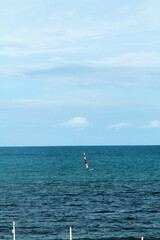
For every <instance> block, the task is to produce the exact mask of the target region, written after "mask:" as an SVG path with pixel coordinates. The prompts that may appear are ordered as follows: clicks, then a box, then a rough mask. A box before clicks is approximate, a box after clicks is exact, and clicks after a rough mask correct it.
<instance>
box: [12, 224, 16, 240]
mask: <svg viewBox="0 0 160 240" xmlns="http://www.w3.org/2000/svg"><path fill="white" fill-rule="evenodd" d="M12 233H13V240H16V231H15V222H13V230H12Z"/></svg>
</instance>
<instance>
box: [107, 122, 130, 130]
mask: <svg viewBox="0 0 160 240" xmlns="http://www.w3.org/2000/svg"><path fill="white" fill-rule="evenodd" d="M126 127H134V124H132V123H126V122H122V123H117V124H110V125H109V126H108V127H107V129H115V130H116V131H118V130H119V129H120V128H126Z"/></svg>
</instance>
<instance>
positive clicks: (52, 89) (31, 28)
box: [0, 0, 160, 146]
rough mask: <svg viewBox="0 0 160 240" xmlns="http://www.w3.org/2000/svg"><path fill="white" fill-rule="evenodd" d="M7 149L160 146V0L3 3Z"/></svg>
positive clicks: (0, 49)
mask: <svg viewBox="0 0 160 240" xmlns="http://www.w3.org/2000/svg"><path fill="white" fill-rule="evenodd" d="M0 7H1V11H0V136H1V137H0V146H74V145H159V144H160V14H159V11H160V1H159V0H141V1H139V0H134V1H133V0H81V1H78V0H45V1H44V0H21V1H19V0H0Z"/></svg>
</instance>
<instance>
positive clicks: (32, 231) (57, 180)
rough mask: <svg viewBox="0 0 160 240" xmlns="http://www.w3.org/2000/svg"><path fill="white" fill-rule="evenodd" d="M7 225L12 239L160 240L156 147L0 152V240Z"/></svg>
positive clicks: (7, 235) (158, 155)
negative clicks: (85, 162) (86, 163)
mask: <svg viewBox="0 0 160 240" xmlns="http://www.w3.org/2000/svg"><path fill="white" fill-rule="evenodd" d="M83 152H85V153H86V157H87V162H88V165H89V167H90V168H93V169H94V170H93V171H86V169H85V164H84V159H83ZM13 221H15V224H16V240H22V239H23V240H41V239H44V240H64V239H65V240H66V239H69V228H70V227H72V237H73V240H78V239H79V240H80V239H83V240H87V239H88V240H111V239H112V240H113V239H115V240H120V239H123V240H124V239H132V240H134V239H140V238H141V237H144V240H147V239H148V240H149V239H150V240H152V239H160V146H77V147H76V146H75V147H1V148H0V239H6V240H9V239H13V235H12V224H13Z"/></svg>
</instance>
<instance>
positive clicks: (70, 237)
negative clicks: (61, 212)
mask: <svg viewBox="0 0 160 240" xmlns="http://www.w3.org/2000/svg"><path fill="white" fill-rule="evenodd" d="M70 240H72V228H71V227H70Z"/></svg>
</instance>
